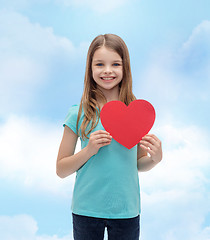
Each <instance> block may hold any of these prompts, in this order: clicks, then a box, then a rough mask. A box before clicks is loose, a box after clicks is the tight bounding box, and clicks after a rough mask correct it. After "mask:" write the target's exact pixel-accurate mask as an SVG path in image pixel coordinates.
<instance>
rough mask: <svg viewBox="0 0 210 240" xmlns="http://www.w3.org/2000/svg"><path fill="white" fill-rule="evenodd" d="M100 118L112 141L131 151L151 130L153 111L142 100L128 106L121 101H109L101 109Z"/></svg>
mask: <svg viewBox="0 0 210 240" xmlns="http://www.w3.org/2000/svg"><path fill="white" fill-rule="evenodd" d="M100 118H101V123H102V125H103V127H104V129H105V130H106V131H107V132H109V133H110V134H111V136H112V137H113V139H115V140H116V141H117V142H118V143H120V144H122V145H123V146H124V147H126V148H128V149H131V148H132V147H134V146H135V145H136V144H137V143H139V142H140V140H141V139H142V137H143V136H144V135H146V134H147V133H148V132H149V130H150V129H151V128H152V126H153V124H154V121H155V109H154V107H153V106H152V105H151V103H149V102H147V101H145V100H142V99H139V100H134V101H133V102H131V103H130V104H129V106H126V105H125V104H124V103H123V102H121V101H110V102H108V103H106V104H105V105H104V106H103V108H102V109H101V113H100Z"/></svg>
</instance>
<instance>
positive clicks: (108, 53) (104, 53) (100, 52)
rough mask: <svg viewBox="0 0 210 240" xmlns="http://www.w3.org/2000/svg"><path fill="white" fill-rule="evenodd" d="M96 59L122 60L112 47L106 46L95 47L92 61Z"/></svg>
mask: <svg viewBox="0 0 210 240" xmlns="http://www.w3.org/2000/svg"><path fill="white" fill-rule="evenodd" d="M97 60H104V61H105V60H111V61H113V60H120V61H121V60H122V58H121V57H120V55H119V54H118V53H117V52H116V51H114V50H113V49H110V48H107V47H104V46H103V47H100V48H99V49H97V50H96V51H95V53H94V55H93V61H97Z"/></svg>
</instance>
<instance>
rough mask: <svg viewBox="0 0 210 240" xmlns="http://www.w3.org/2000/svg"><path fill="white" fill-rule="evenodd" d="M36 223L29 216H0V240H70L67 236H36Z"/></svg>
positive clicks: (70, 236)
mask: <svg viewBox="0 0 210 240" xmlns="http://www.w3.org/2000/svg"><path fill="white" fill-rule="evenodd" d="M37 231H38V225H37V222H36V221H35V220H34V219H33V218H32V217H31V216H29V215H16V216H0V239H4V240H72V239H73V236H72V233H71V234H69V235H68V236H64V237H61V238H60V237H58V236H57V235H53V236H48V235H38V234H37Z"/></svg>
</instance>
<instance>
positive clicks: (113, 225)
mask: <svg viewBox="0 0 210 240" xmlns="http://www.w3.org/2000/svg"><path fill="white" fill-rule="evenodd" d="M72 216H73V235H74V240H103V239H104V231H105V227H107V232H108V240H139V234H140V216H139V215H138V216H137V217H134V218H123V219H107V218H95V217H87V216H81V215H77V214H74V213H72Z"/></svg>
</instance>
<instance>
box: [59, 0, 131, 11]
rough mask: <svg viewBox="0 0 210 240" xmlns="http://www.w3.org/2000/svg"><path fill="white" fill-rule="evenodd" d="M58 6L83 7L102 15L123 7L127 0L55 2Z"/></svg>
mask: <svg viewBox="0 0 210 240" xmlns="http://www.w3.org/2000/svg"><path fill="white" fill-rule="evenodd" d="M55 2H56V3H58V4H64V5H65V6H67V7H78V8H79V7H85V8H89V9H91V10H93V11H95V12H96V13H99V14H104V13H108V12H110V11H112V10H114V9H117V8H119V7H121V6H123V5H124V4H125V3H126V2H128V1H127V0H115V1H112V0H102V1H97V0H55Z"/></svg>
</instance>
